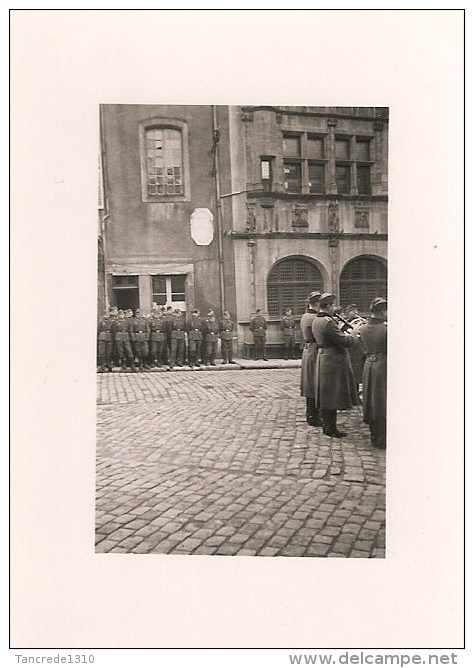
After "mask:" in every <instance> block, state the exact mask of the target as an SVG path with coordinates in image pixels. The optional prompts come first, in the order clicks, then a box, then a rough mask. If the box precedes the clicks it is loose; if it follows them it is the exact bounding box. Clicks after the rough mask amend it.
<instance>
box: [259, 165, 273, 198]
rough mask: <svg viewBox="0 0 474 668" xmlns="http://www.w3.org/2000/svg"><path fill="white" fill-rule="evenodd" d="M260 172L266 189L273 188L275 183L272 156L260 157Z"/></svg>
mask: <svg viewBox="0 0 474 668" xmlns="http://www.w3.org/2000/svg"><path fill="white" fill-rule="evenodd" d="M260 173H261V177H262V184H263V189H264V190H271V189H272V183H273V165H272V158H261V159H260Z"/></svg>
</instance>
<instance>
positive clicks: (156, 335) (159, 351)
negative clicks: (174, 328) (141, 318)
mask: <svg viewBox="0 0 474 668" xmlns="http://www.w3.org/2000/svg"><path fill="white" fill-rule="evenodd" d="M149 325H150V356H151V363H152V365H153V366H155V367H156V366H158V367H160V366H161V363H162V362H163V351H164V348H165V347H166V331H165V330H166V326H165V319H164V315H163V313H162V312H161V311H159V310H158V309H153V311H152V312H151V316H150V321H149Z"/></svg>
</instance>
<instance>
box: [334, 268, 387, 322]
mask: <svg viewBox="0 0 474 668" xmlns="http://www.w3.org/2000/svg"><path fill="white" fill-rule="evenodd" d="M339 291H340V295H341V306H347V305H348V304H356V305H357V307H358V309H359V311H360V312H361V313H368V311H369V306H370V302H371V301H372V299H374V297H387V268H386V266H385V264H384V263H383V262H381V261H380V260H376V259H374V258H371V257H358V258H356V259H354V260H351V261H350V262H348V263H347V264H346V266H345V267H344V269H343V270H342V273H341V278H340V281H339Z"/></svg>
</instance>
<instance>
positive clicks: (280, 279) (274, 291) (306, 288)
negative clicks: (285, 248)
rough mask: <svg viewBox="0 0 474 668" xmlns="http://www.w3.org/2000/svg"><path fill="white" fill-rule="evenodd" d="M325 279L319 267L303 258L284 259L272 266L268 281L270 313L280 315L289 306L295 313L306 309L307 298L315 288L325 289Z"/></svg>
mask: <svg viewBox="0 0 474 668" xmlns="http://www.w3.org/2000/svg"><path fill="white" fill-rule="evenodd" d="M323 287H324V281H323V277H322V275H321V272H320V271H319V269H318V267H317V266H316V265H315V264H313V262H310V261H309V260H305V259H302V258H289V259H287V260H282V261H281V262H278V263H277V264H275V266H274V267H272V269H271V271H270V273H269V275H268V281H267V301H268V313H269V315H270V317H273V318H278V317H280V316H281V315H282V314H283V313H284V312H285V310H286V309H287V308H292V309H293V313H294V314H295V315H301V314H302V313H304V312H305V310H306V300H307V298H308V295H309V293H310V292H312V291H313V290H320V291H321V292H322V291H323Z"/></svg>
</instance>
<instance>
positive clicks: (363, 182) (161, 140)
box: [101, 105, 388, 353]
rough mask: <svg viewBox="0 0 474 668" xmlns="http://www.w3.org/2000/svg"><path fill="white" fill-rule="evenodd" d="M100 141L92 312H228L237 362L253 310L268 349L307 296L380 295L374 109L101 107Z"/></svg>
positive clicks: (384, 170) (353, 299)
mask: <svg viewBox="0 0 474 668" xmlns="http://www.w3.org/2000/svg"><path fill="white" fill-rule="evenodd" d="M101 137H102V140H101V142H102V143H101V146H102V157H103V174H104V192H105V195H106V196H105V202H106V206H105V209H106V213H105V215H104V213H103V212H102V218H104V217H106V218H107V220H106V224H105V225H103V226H102V229H103V235H104V237H105V243H104V244H103V247H104V248H105V251H104V260H103V272H104V285H105V290H104V295H103V296H102V301H103V302H104V303H106V302H107V303H116V304H118V305H119V306H120V305H123V304H125V302H127V301H128V302H130V303H131V302H132V301H133V302H134V304H135V303H136V305H140V306H141V307H142V308H144V309H145V310H146V311H147V310H149V309H150V307H151V304H152V302H153V301H158V303H172V304H173V305H174V304H175V303H176V304H177V305H178V306H180V307H181V308H183V309H184V308H186V309H187V310H188V311H189V310H190V308H192V307H194V306H196V307H197V308H200V309H201V311H203V310H204V309H206V308H208V307H210V306H212V307H213V308H214V309H215V311H216V312H217V314H218V315H220V313H221V312H222V310H224V308H226V309H227V310H230V312H231V315H232V318H233V320H234V321H235V322H236V323H237V330H238V331H237V336H238V345H239V353H242V352H243V351H244V349H245V345H244V344H246V343H247V344H250V343H251V341H252V337H251V334H250V332H249V328H248V326H249V321H250V319H251V317H252V315H253V314H254V313H255V311H256V309H257V308H260V309H261V310H262V312H263V314H264V315H265V317H267V319H268V321H269V330H268V341H269V343H270V345H272V344H274V345H275V347H276V348H277V347H278V344H279V343H280V342H281V332H280V329H279V319H280V317H281V315H282V313H283V312H284V310H285V308H287V307H288V306H291V307H292V308H293V310H294V312H295V313H296V314H297V315H301V313H302V312H303V311H304V308H305V299H306V296H307V294H308V292H309V291H310V290H312V289H315V288H319V289H321V290H324V291H330V292H334V293H335V294H336V295H337V296H338V299H339V302H340V304H341V305H342V306H346V305H347V304H348V303H356V304H357V305H358V306H359V310H360V311H361V312H363V313H364V312H367V309H368V305H369V303H370V301H371V299H372V298H373V297H375V296H379V295H386V290H387V206H388V110H387V109H386V108H377V107H363V108H359V107H269V106H257V107H242V106H217V107H211V106H162V105H159V106H152V105H104V106H103V107H102V108H101ZM211 219H212V220H211ZM206 230H207V237H206Z"/></svg>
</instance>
